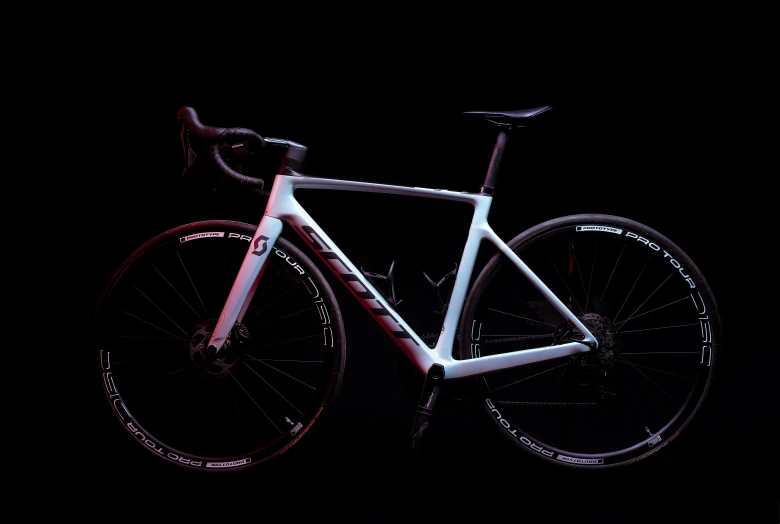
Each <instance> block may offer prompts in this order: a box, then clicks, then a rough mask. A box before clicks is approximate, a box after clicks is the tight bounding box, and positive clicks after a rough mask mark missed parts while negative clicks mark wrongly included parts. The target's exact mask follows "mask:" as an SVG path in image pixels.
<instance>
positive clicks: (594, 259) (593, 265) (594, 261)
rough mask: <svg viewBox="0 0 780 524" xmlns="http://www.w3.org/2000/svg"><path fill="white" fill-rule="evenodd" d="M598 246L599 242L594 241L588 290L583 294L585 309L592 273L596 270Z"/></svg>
mask: <svg viewBox="0 0 780 524" xmlns="http://www.w3.org/2000/svg"><path fill="white" fill-rule="evenodd" d="M598 248H599V242H598V240H597V241H596V245H595V246H594V247H593V263H592V264H591V266H590V278H588V292H587V293H586V294H585V310H587V309H588V301H589V300H590V286H591V284H593V273H594V272H595V270H596V251H597V250H598Z"/></svg>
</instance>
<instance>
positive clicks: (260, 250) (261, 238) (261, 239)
mask: <svg viewBox="0 0 780 524" xmlns="http://www.w3.org/2000/svg"><path fill="white" fill-rule="evenodd" d="M266 240H268V237H266V236H263V235H260V236H259V237H257V238H256V239H255V250H254V251H252V254H253V255H257V256H260V255H262V254H263V253H265V252H266V250H267V249H268V242H266ZM260 242H262V243H263V247H262V248H261V247H260Z"/></svg>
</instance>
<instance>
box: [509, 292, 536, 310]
mask: <svg viewBox="0 0 780 524" xmlns="http://www.w3.org/2000/svg"><path fill="white" fill-rule="evenodd" d="M509 292H510V293H512V296H514V297H515V298H516V299H517V300H519V301H520V302H522V303H523V304H525V305H526V307H528V308H530V307H531V306H530V305H528V302H526V301H525V300H523V299H522V298H520V297H519V296H518V295H517V294H516V293H515V292H514V291H512V290H511V289H510V290H509Z"/></svg>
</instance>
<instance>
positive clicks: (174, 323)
mask: <svg viewBox="0 0 780 524" xmlns="http://www.w3.org/2000/svg"><path fill="white" fill-rule="evenodd" d="M133 287H134V288H135V290H136V291H138V292H139V293H141V295H142V296H143V297H144V298H145V299H146V300H148V301H149V303H150V304H152V305H153V306H154V307H156V308H157V311H159V312H160V313H162V314H163V315H164V316H165V318H167V319H168V320H170V321H171V323H172V324H173V325H174V326H176V327H177V328H179V331H181V332H182V333H184V335H185V336H187V332H186V331H184V330H183V329H182V328H181V326H179V324H177V323H176V322H175V321H174V320H173V319H172V318H171V317H169V316H168V315H167V314H166V313H165V311H163V310H162V309H160V306H158V305H157V304H155V303H154V301H153V300H152V299H151V298H149V297H147V296H146V295H144V292H143V291H141V290H140V289H138V286H136V285H135V284H133ZM166 333H167V332H166Z"/></svg>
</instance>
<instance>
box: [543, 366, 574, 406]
mask: <svg viewBox="0 0 780 524" xmlns="http://www.w3.org/2000/svg"><path fill="white" fill-rule="evenodd" d="M567 369H569V368H568V367H565V368H563V371H561V374H560V375H558V380H556V381H555V385H554V386H553V388H552V391H550V394H549V395H547V400H550V399H551V398H552V396H553V393H555V390H556V389H558V384H560V382H561V379H562V378H563V375H564V373H566V370H567Z"/></svg>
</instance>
